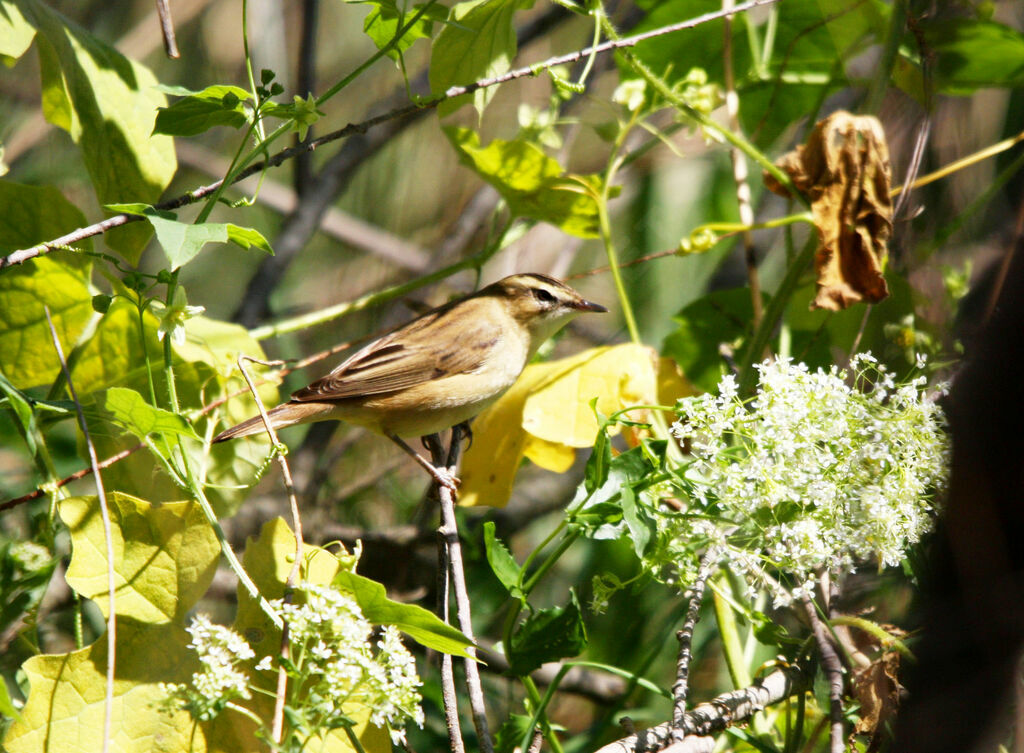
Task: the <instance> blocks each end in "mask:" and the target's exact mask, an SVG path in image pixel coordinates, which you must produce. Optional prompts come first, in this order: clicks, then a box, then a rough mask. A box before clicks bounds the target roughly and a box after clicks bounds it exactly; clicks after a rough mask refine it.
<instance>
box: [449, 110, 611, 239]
mask: <svg viewBox="0 0 1024 753" xmlns="http://www.w3.org/2000/svg"><path fill="white" fill-rule="evenodd" d="M444 131H445V134H446V135H447V136H448V139H449V140H450V141H451V142H452V145H453V146H454V147H455V149H456V151H458V153H459V161H460V162H462V164H464V165H466V166H467V167H469V168H470V169H472V170H473V171H474V172H476V173H477V174H478V175H479V176H480V177H481V178H483V179H484V180H485V181H487V182H488V183H490V184H491V185H492V186H494V187H495V188H496V189H497V190H498V192H499V193H500V194H501V195H502V197H503V198H504V199H505V201H506V202H508V206H509V210H510V211H511V212H512V214H514V215H516V216H519V217H529V218H532V219H535V220H540V221H542V222H550V223H551V224H552V225H555V226H557V227H559V228H561V229H562V230H563V231H565V232H566V233H569V234H570V235H575V236H577V237H580V238H596V237H597V236H598V235H599V228H598V212H597V199H596V198H595V197H596V196H597V195H599V194H600V190H601V179H600V178H599V177H598V176H596V175H572V174H565V173H563V171H562V166H561V165H560V164H558V161H557V160H554V159H552V158H551V157H548V156H547V155H546V154H545V153H544V152H543V151H542V150H541V149H540V147H538V146H537V145H536V144H534V143H532V142H531V141H527V140H525V139H516V140H513V141H505V140H503V139H494V140H493V141H491V143H490V144H488V145H487V146H486V147H481V146H480V136H479V135H478V134H477V133H476V131H473V130H471V129H469V128H454V127H449V128H445V129H444ZM615 193H616V194H617V192H615Z"/></svg>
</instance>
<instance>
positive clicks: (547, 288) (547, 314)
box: [480, 273, 608, 350]
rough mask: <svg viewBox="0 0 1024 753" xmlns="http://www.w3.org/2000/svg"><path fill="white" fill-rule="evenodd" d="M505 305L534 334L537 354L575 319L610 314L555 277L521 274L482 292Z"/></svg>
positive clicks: (532, 335)
mask: <svg viewBox="0 0 1024 753" xmlns="http://www.w3.org/2000/svg"><path fill="white" fill-rule="evenodd" d="M480 295H491V296H494V297H495V298H497V299H498V300H499V301H501V302H502V303H503V304H504V306H505V308H506V310H507V311H508V312H509V313H510V314H511V315H512V317H514V318H515V319H516V321H518V322H520V323H521V324H522V325H523V326H525V327H526V328H527V329H528V330H529V332H530V339H531V342H532V344H533V350H536V348H537V347H539V346H540V345H541V343H543V342H544V341H545V340H547V339H548V338H549V337H551V335H553V334H555V332H557V331H558V330H560V329H561V328H562V327H564V326H565V325H566V324H568V323H569V321H570V320H571V319H573V318H574V317H576V316H578V315H579V314H582V313H584V312H587V311H607V310H608V309H606V308H605V307H604V306H602V305H600V304H598V303H592V302H590V301H588V300H586V299H585V298H584V297H583V296H581V295H580V294H579V293H577V292H576V291H575V290H573V289H572V288H570V287H569V286H568V285H566V284H564V283H562V282H559V281H558V280H556V279H555V278H553V277H548V276H547V275H541V274H532V273H529V274H518V275H512V276H511V277H506V278H504V279H502V280H498V282H495V283H493V284H491V285H488V286H487V287H486V288H484V289H483V290H481V291H480Z"/></svg>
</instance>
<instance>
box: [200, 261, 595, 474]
mask: <svg viewBox="0 0 1024 753" xmlns="http://www.w3.org/2000/svg"><path fill="white" fill-rule="evenodd" d="M607 310H608V309H606V308H605V307H604V306H601V305H599V304H597V303H591V302H590V301H587V300H585V299H584V298H583V297H582V296H581V295H580V294H579V293H577V292H576V291H575V290H573V289H572V288H570V287H569V286H567V285H565V284H563V283H561V282H559V281H558V280H556V279H554V278H552V277H547V276H546V275H540V274H519V275H512V276H511V277H506V278H505V279H503V280H499V281H498V282H495V283H493V284H491V285H488V286H487V287H485V288H482V289H481V290H479V291H477V292H476V293H473V294H472V295H469V296H466V297H465V298H461V299H459V300H456V301H452V302H451V303H447V304H445V305H444V306H440V307H438V308H436V309H433V310H431V311H428V312H427V313H425V314H423V315H422V316H420V317H418V318H416V319H413V320H412V321H411V322H409V323H408V324H405V325H403V326H401V327H399V328H398V329H396V330H393V331H392V332H390V333H388V334H386V335H384V336H383V337H381V338H380V339H378V340H375V341H374V342H372V343H370V344H369V345H367V346H366V347H364V348H363V349H362V350H360V351H358V352H357V353H355V354H354V355H352V356H351V357H349V358H348V359H347V360H346V361H344V362H343V363H342V364H341V365H340V366H338V367H337V368H336V369H334V370H333V371H332V372H331V373H330V374H328V375H327V376H325V377H323V378H321V379H318V380H316V381H315V382H313V383H312V384H310V385H309V386H308V387H303V388H302V389H301V390H299V391H298V392H295V393H294V394H293V395H292V397H291V400H289V401H288V402H286V403H282V404H281V405H278V406H277V407H275V408H272V409H271V410H270V411H268V412H267V416H268V417H269V419H270V423H271V426H273V428H274V429H275V430H277V429H281V428H283V427H285V426H292V425H293V424H305V423H310V422H313V421H330V420H341V421H347V422H349V423H352V424H356V425H358V426H363V427H365V428H367V429H370V430H371V431H374V432H376V433H378V434H383V435H384V436H386V437H388V438H389V439H391V440H392V441H394V442H395V443H397V444H398V445H399V446H400V447H401V448H402V449H403V450H405V451H406V452H408V453H409V454H410V455H412V456H413V457H414V458H415V459H416V461H417V462H418V463H419V464H420V465H422V466H423V467H424V468H425V469H426V470H427V471H428V473H430V474H431V475H432V476H433V477H434V478H435V479H436V480H437V481H438V482H440V483H442V484H444V485H445V486H448V487H450V488H453V489H454V486H455V483H457V481H456V479H454V478H452V477H451V475H450V474H448V473H447V472H446V471H444V470H443V469H439V468H435V467H434V466H433V465H432V464H430V463H429V462H427V461H426V460H425V459H424V458H422V457H421V456H420V455H419V454H418V453H416V451H415V450H413V449H412V448H411V447H409V445H408V444H406V443H405V442H404V441H403V440H402V437H422V436H427V435H430V434H435V433H437V432H440V431H442V430H444V429H448V428H451V427H452V426H455V425H456V424H462V423H465V422H467V421H469V420H470V419H471V418H473V417H474V416H476V415H477V414H478V413H480V412H481V411H482V410H484V409H485V408H487V407H488V406H489V405H490V404H491V403H493V402H494V401H495V400H497V399H498V398H499V397H500V396H501V395H502V394H503V393H504V392H505V391H506V390H507V389H508V388H509V387H511V386H512V384H513V383H514V382H515V381H516V379H517V378H518V377H519V374H520V373H521V372H522V371H523V369H524V368H525V367H526V364H527V363H529V361H530V359H531V358H532V357H533V355H534V354H535V353H536V352H537V349H538V348H539V347H540V346H541V345H542V344H543V343H544V341H545V340H547V339H548V338H549V337H551V336H552V335H553V334H555V332H557V331H558V330H560V329H561V328H562V327H564V326H565V325H566V324H567V323H568V322H569V321H570V320H571V319H573V318H574V317H575V316H577V315H579V314H581V313H583V312H585V311H607ZM265 430H266V429H265V427H264V424H263V419H262V418H261V417H260V416H256V417H254V418H250V419H248V420H247V421H243V422H242V423H240V424H238V425H237V426H233V427H231V428H230V429H227V430H225V431H223V432H221V433H220V434H218V435H217V436H216V437H214V439H213V441H214V442H223V441H224V440H227V439H234V438H235V437H244V436H248V435H251V434H258V433H260V432H262V431H265Z"/></svg>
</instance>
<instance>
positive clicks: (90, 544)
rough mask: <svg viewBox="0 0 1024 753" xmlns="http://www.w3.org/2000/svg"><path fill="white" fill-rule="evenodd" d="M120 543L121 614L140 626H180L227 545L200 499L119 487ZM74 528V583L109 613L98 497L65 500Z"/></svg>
mask: <svg viewBox="0 0 1024 753" xmlns="http://www.w3.org/2000/svg"><path fill="white" fill-rule="evenodd" d="M107 506H108V510H109V512H110V522H111V533H112V539H113V542H112V543H113V548H114V581H115V588H116V590H115V592H114V593H115V607H116V609H117V615H118V617H125V618H130V619H133V620H136V621H138V622H140V623H162V622H175V623H180V622H182V621H183V620H184V617H185V615H186V614H187V613H188V612H189V610H191V609H192V607H194V606H195V603H196V602H197V601H198V600H199V598H200V597H201V596H202V595H203V594H204V593H205V592H206V589H207V588H208V587H209V585H210V582H211V581H212V580H213V574H214V572H215V571H216V569H217V562H218V560H219V559H220V544H219V543H218V541H217V537H216V536H215V535H214V533H213V530H212V529H211V528H210V523H209V521H208V520H207V519H206V516H205V515H204V514H203V511H202V509H201V508H200V507H199V504H198V503H196V502H164V503H163V504H161V505H153V504H152V503H150V502H147V501H146V500H143V499H138V498H136V497H131V496H129V495H127V494H121V493H119V492H113V493H112V494H109V495H107ZM60 514H61V518H62V519H63V520H64V523H65V524H66V525H67V527H68V529H69V530H70V531H71V564H70V565H69V566H68V571H67V576H66V577H67V581H68V585H70V586H71V587H72V588H73V589H75V591H77V592H78V593H80V594H81V595H82V596H85V597H88V598H90V599H92V600H93V601H95V602H96V603H97V605H99V608H100V610H101V611H102V612H103V614H104V615H105V616H106V615H107V614H108V609H109V604H110V600H109V598H108V596H107V594H108V593H109V591H108V590H107V549H106V540H105V534H104V531H103V518H102V516H101V515H100V506H99V499H98V497H95V496H91V497H72V498H71V499H66V500H64V501H63V502H61V505H60Z"/></svg>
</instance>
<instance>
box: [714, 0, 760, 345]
mask: <svg viewBox="0 0 1024 753" xmlns="http://www.w3.org/2000/svg"><path fill="white" fill-rule="evenodd" d="M734 6H735V2H734V0H722V10H732V9H733V7H734ZM722 21H723V27H722V33H723V34H724V37H723V46H722V62H723V63H724V74H725V75H724V78H725V111H726V114H727V116H728V122H729V129H730V130H732V131H734V132H737V133H738V132H739V130H740V98H739V95H737V94H736V76H735V74H734V73H733V60H732V16H731V15H729V16H726V17H725V18H724V19H722ZM729 157H730V159H731V160H732V179H733V182H734V183H735V184H736V206H737V208H738V209H739V214H740V222H741V223H742V224H744V225H746V226H747V227H750V226H751V225H753V224H754V209H753V206H752V205H751V198H750V196H751V194H750V180H749V176H750V169H749V166H748V165H747V158H746V156H745V155H744V154H743V152H742V151H740V149H738V148H737V147H735V146H733V147H732V148H731V149H729ZM742 237H743V258H744V260H745V262H746V266H747V281H748V282H749V284H750V302H751V305H752V306H753V309H752V310H753V319H752V321H753V325H754V327H755V328H756V327H757V325H758V324H760V323H761V315H762V313H763V306H764V304H763V302H762V301H761V276H760V274H759V273H758V270H757V249H756V248H755V247H754V236H753V234H752V233H751V232H750V231H749V230H744V231H743V233H742Z"/></svg>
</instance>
